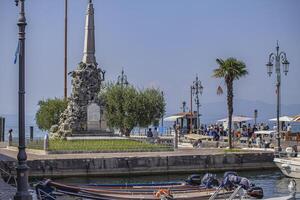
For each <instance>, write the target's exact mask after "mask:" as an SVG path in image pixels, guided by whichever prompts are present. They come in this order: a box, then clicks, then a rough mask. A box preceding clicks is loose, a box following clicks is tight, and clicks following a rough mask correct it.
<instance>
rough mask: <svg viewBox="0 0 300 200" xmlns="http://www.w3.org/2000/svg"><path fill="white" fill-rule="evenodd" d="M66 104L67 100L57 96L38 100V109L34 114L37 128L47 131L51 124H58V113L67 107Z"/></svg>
mask: <svg viewBox="0 0 300 200" xmlns="http://www.w3.org/2000/svg"><path fill="white" fill-rule="evenodd" d="M67 105H68V102H67V101H65V100H63V99H59V98H54V99H47V100H41V101H39V103H38V106H39V109H38V111H37V113H36V115H35V119H36V123H37V125H38V127H39V129H41V130H44V131H48V130H50V128H51V126H52V125H54V124H58V122H59V119H60V115H61V113H62V112H64V110H65V109H66V108H67Z"/></svg>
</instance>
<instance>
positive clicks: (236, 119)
mask: <svg viewBox="0 0 300 200" xmlns="http://www.w3.org/2000/svg"><path fill="white" fill-rule="evenodd" d="M252 119H253V118H250V117H244V116H232V122H245V121H250V120H252ZM227 121H228V118H224V119H220V120H218V122H227Z"/></svg>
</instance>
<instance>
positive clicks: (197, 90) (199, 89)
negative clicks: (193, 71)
mask: <svg viewBox="0 0 300 200" xmlns="http://www.w3.org/2000/svg"><path fill="white" fill-rule="evenodd" d="M192 93H193V95H195V103H196V105H197V129H198V130H199V128H200V113H199V108H200V101H199V94H200V95H202V93H203V86H202V83H201V81H200V80H199V79H198V75H197V76H196V80H195V81H193V86H192Z"/></svg>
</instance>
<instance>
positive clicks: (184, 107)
mask: <svg viewBox="0 0 300 200" xmlns="http://www.w3.org/2000/svg"><path fill="white" fill-rule="evenodd" d="M181 109H182V112H184V113H185V111H186V102H185V101H183V102H182V107H181Z"/></svg>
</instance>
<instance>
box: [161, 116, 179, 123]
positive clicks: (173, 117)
mask: <svg viewBox="0 0 300 200" xmlns="http://www.w3.org/2000/svg"><path fill="white" fill-rule="evenodd" d="M180 117H183V116H182V115H173V116H170V117H166V118H164V121H167V122H174V121H176V120H177V119H178V118H180Z"/></svg>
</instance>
